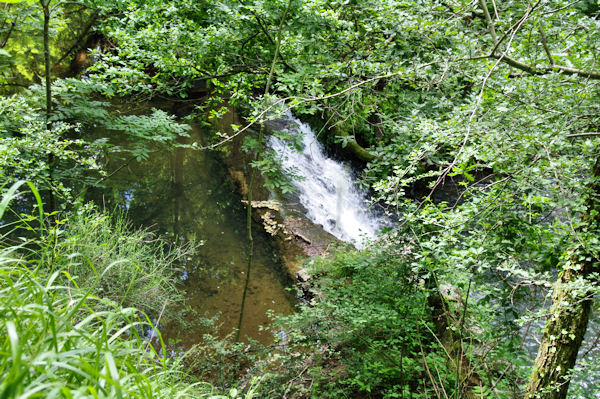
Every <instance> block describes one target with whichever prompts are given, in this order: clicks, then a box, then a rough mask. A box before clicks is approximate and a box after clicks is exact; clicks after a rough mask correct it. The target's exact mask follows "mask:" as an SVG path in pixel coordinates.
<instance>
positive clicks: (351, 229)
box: [267, 111, 387, 248]
mask: <svg viewBox="0 0 600 399" xmlns="http://www.w3.org/2000/svg"><path fill="white" fill-rule="evenodd" d="M282 122H285V125H286V127H285V128H283V129H280V130H282V131H284V132H286V133H288V134H291V135H301V136H302V140H301V143H302V144H301V147H302V151H301V152H298V151H296V150H294V149H292V148H291V147H290V146H289V145H288V144H286V143H285V142H284V141H283V140H281V139H279V138H277V137H274V136H270V137H269V138H268V141H267V144H268V146H269V147H270V148H272V149H273V150H274V151H275V152H276V153H277V155H278V156H279V157H280V160H281V163H282V166H283V167H284V168H286V169H288V168H290V169H292V170H294V171H295V173H296V175H298V176H300V177H301V179H298V180H294V182H293V183H294V186H295V188H296V195H297V196H298V200H299V202H300V203H301V204H302V206H303V207H304V208H305V209H306V216H307V217H308V218H309V219H311V220H312V221H313V222H315V223H317V224H320V225H322V226H323V228H324V230H325V231H327V232H329V233H331V234H333V235H334V236H336V237H337V238H339V239H340V240H342V241H346V242H349V243H352V244H354V245H355V246H356V247H357V248H362V247H364V245H365V244H366V243H367V242H368V240H372V239H374V238H375V237H376V233H377V231H378V230H379V229H380V228H382V227H383V226H385V225H386V224H387V221H386V219H385V218H383V217H381V216H378V215H376V214H375V213H374V212H373V211H372V210H370V209H369V207H368V204H367V196H366V193H365V192H364V191H363V190H361V189H360V188H359V187H358V186H357V185H356V184H355V182H354V180H353V178H352V170H351V168H350V166H349V165H347V164H345V163H342V162H338V161H335V160H333V159H331V158H329V157H328V156H327V155H326V154H325V151H324V148H323V146H322V145H321V143H319V142H318V141H317V138H316V136H315V133H314V132H313V130H312V129H311V128H310V126H308V125H307V124H305V123H302V122H300V121H299V120H298V119H296V118H294V117H293V116H292V114H291V112H289V111H288V113H287V114H285V115H284V116H283V121H282Z"/></svg>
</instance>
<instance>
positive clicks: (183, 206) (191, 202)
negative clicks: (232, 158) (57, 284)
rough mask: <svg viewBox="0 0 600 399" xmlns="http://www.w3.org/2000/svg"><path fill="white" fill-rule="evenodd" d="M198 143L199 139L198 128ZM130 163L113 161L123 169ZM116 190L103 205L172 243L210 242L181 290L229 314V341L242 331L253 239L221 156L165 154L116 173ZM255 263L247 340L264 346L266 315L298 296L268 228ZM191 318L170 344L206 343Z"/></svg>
mask: <svg viewBox="0 0 600 399" xmlns="http://www.w3.org/2000/svg"><path fill="white" fill-rule="evenodd" d="M191 134H192V138H190V140H191V141H199V139H200V138H201V137H200V136H201V132H200V131H199V130H198V129H194V130H193V131H192V132H191ZM122 162H123V161H122V160H109V165H110V167H111V168H112V169H114V170H116V169H117V168H118V167H119V166H121V164H122ZM107 184H108V185H109V188H108V189H106V190H104V191H102V192H100V191H95V192H94V194H93V195H92V196H93V197H95V198H96V200H97V201H104V203H106V204H110V205H117V206H121V207H123V208H125V209H127V211H128V215H129V218H130V219H131V220H132V221H134V223H135V224H137V225H141V226H146V227H151V228H153V229H155V230H157V231H158V232H159V233H161V235H162V236H164V237H168V238H169V239H171V240H179V241H182V242H185V241H189V240H196V241H201V242H203V245H201V246H200V247H199V249H198V251H197V253H196V255H195V256H194V257H193V258H191V259H189V260H188V261H186V262H185V264H184V265H183V266H184V270H183V272H182V274H181V276H180V278H179V279H178V285H179V286H180V287H181V289H183V290H185V293H186V302H187V304H188V305H190V306H191V307H192V308H193V309H194V310H195V311H196V312H197V313H199V314H202V315H204V314H205V313H206V314H207V315H209V316H214V315H216V314H219V313H220V314H221V317H220V319H219V322H220V323H221V325H220V328H219V331H220V333H221V334H222V336H224V335H227V334H228V333H230V332H231V331H232V330H233V329H234V328H235V327H237V320H238V317H239V309H240V305H241V299H242V298H241V296H242V290H243V287H244V279H245V271H246V262H247V249H248V246H247V242H246V237H245V232H246V230H245V229H246V226H245V220H246V219H245V209H244V208H243V206H242V204H241V201H240V200H241V198H240V196H239V194H238V193H237V192H236V191H235V189H234V187H233V185H232V184H231V183H230V181H229V179H228V176H227V172H226V170H225V169H224V167H223V166H222V165H221V164H220V162H219V161H218V159H217V157H216V156H214V154H211V153H208V152H204V151H194V150H190V149H184V148H178V149H176V150H174V151H172V152H168V151H158V152H155V153H153V154H152V156H151V158H150V159H149V160H147V161H144V162H141V163H132V164H130V165H128V166H127V167H125V168H122V169H121V170H120V171H118V172H117V173H116V174H115V175H114V176H112V177H111V178H110V179H109V180H108V181H107ZM254 230H255V231H256V233H255V258H254V259H255V260H254V268H253V271H252V276H251V281H250V285H249V288H248V297H247V300H246V309H245V314H244V320H243V327H242V332H241V336H242V337H245V336H246V335H247V336H249V337H251V338H253V339H256V340H258V341H260V342H262V343H265V344H266V343H270V342H271V341H272V339H273V337H272V333H271V332H269V331H260V330H259V326H261V325H262V326H268V324H269V319H268V317H267V315H266V313H267V311H268V310H269V309H272V310H274V311H275V312H277V313H284V314H287V313H290V312H292V310H293V302H294V300H293V297H292V296H291V294H290V293H288V292H287V291H286V290H285V287H286V285H289V281H285V279H284V278H283V277H282V275H283V274H284V273H282V271H281V266H280V264H279V262H278V261H277V256H276V254H274V253H273V251H272V249H271V248H270V246H269V245H268V242H267V237H266V236H265V235H264V233H263V232H262V230H261V228H260V226H254ZM196 318H197V315H192V314H190V315H189V316H188V318H187V319H186V322H185V323H184V325H185V327H183V326H182V325H179V324H177V325H175V324H171V325H168V326H161V331H162V332H163V335H164V336H166V338H167V339H172V340H175V341H177V342H178V343H179V345H181V346H183V347H189V346H191V345H192V344H194V343H197V342H199V340H200V338H201V334H202V333H203V332H204V330H203V329H202V328H201V327H198V326H195V325H194V324H195V319H196Z"/></svg>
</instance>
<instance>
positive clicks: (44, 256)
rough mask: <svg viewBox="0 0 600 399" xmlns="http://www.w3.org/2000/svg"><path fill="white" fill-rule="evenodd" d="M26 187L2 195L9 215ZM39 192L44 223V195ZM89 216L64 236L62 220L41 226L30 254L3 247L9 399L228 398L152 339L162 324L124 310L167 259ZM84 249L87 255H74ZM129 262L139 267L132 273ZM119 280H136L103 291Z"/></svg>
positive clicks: (0, 377)
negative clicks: (194, 378) (149, 333)
mask: <svg viewBox="0 0 600 399" xmlns="http://www.w3.org/2000/svg"><path fill="white" fill-rule="evenodd" d="M20 185H22V183H19V184H18V185H15V186H13V187H12V188H11V189H10V190H9V191H8V193H7V194H5V195H4V197H3V198H2V201H0V219H1V218H2V215H3V214H4V212H5V210H6V209H7V207H8V204H9V202H10V200H11V199H12V198H13V197H14V196H15V195H16V192H17V189H18V188H19V186H20ZM32 190H33V193H34V195H35V196H36V198H37V201H38V208H39V210H40V212H39V218H40V224H39V225H40V226H43V225H44V223H43V222H44V221H43V220H42V219H43V217H44V215H43V212H42V211H41V199H40V198H39V195H38V193H37V191H35V189H34V188H33V187H32ZM83 221H85V222H86V223H89V225H85V226H82V225H81V223H79V222H77V223H74V224H72V225H71V227H69V226H67V228H66V229H65V230H63V231H62V232H60V228H59V227H60V226H59V227H55V228H54V229H53V231H52V232H41V234H40V237H41V239H40V243H39V245H37V246H29V247H28V249H27V250H25V248H26V244H23V245H21V246H14V245H13V246H10V245H8V244H6V242H5V243H4V244H5V245H3V247H2V249H0V299H1V300H0V399H4V398H53V397H61V398H203V397H210V398H222V397H223V396H218V395H216V394H215V392H214V389H213V388H212V386H210V385H209V384H207V383H203V382H196V383H192V382H191V379H190V377H189V376H187V375H186V374H185V373H184V372H183V371H182V367H181V364H179V363H178V361H177V360H174V359H170V358H168V357H167V356H165V354H166V352H167V351H166V350H165V347H164V344H163V342H162V339H160V336H159V342H160V344H159V349H158V350H156V349H155V348H154V347H153V346H152V345H149V343H148V342H147V341H146V340H145V339H144V337H143V336H142V335H141V333H140V331H143V327H144V326H146V327H149V328H153V326H152V324H151V322H150V320H149V319H148V318H147V317H146V316H145V315H144V313H142V312H140V311H139V309H137V308H135V307H129V306H123V304H125V302H127V304H131V305H136V301H137V300H140V298H141V297H140V296H138V295H137V294H136V295H133V293H135V292H138V291H140V292H141V290H143V289H146V288H148V287H149V288H148V289H152V288H153V287H154V288H156V285H152V284H151V283H150V282H151V281H153V280H150V279H148V280H147V281H146V279H145V278H144V277H147V276H146V274H147V273H151V272H155V271H156V269H153V267H155V266H156V265H157V264H161V262H162V261H165V260H166V259H168V258H160V259H159V260H155V261H152V256H153V254H154V255H156V253H155V252H153V251H152V250H147V249H144V246H143V241H138V240H141V236H136V235H135V233H132V234H130V235H129V236H128V237H126V239H123V240H121V238H120V237H117V236H115V234H117V233H118V234H124V233H125V231H124V230H114V229H112V230H111V228H109V227H107V226H110V223H109V222H108V220H107V219H104V218H103V217H102V216H101V215H97V214H96V215H94V216H93V217H92V218H91V219H90V218H88V219H85V218H84V219H83ZM24 223H27V222H26V221H24ZM102 223H104V225H101V224H102ZM72 226H79V227H72ZM40 228H41V229H43V228H42V227H40ZM69 229H75V230H69ZM78 229H80V230H78ZM74 232H78V233H80V234H74ZM109 233H111V234H109ZM49 237H54V238H49ZM132 237H134V238H132ZM0 238H2V240H3V241H5V238H6V237H5V236H0ZM130 239H131V240H132V241H130ZM105 243H106V245H104V244H105ZM32 247H35V248H40V249H39V250H36V251H32V250H31V248H32ZM102 248H105V249H106V251H105V252H104V254H103V256H100V255H101V254H100V253H99V252H98V251H100V249H102ZM75 250H77V251H81V252H71V253H68V252H65V251H75ZM85 251H87V252H85ZM111 256H121V258H118V257H117V258H114V259H111V258H110V257H111ZM161 259H162V260H161ZM65 260H67V261H65ZM142 262H143V264H141V263H142ZM124 264H136V267H135V268H133V270H134V271H132V272H130V274H123V273H125V272H124V270H123V267H120V266H122V265H124ZM148 267H149V268H148ZM87 268H89V269H91V270H94V272H93V273H92V274H91V275H90V276H85V277H80V276H77V275H76V274H75V273H79V272H81V273H85V270H87ZM120 269H121V270H120ZM145 273H146V274H145ZM119 278H123V279H125V278H127V279H128V280H126V281H122V282H119V283H120V284H121V285H120V286H119V287H120V288H118V289H123V291H122V292H121V296H120V297H119V296H118V295H117V293H118V292H117V291H114V292H113V293H112V294H109V297H107V298H103V297H101V295H96V294H103V293H104V288H102V287H104V286H105V282H106V281H111V282H118V281H117V280H118V279H119ZM107 279H110V280H107ZM138 280H142V281H141V282H139V281H138ZM132 281H134V282H133V283H132ZM158 282H161V283H164V280H159V281H154V284H158ZM138 283H139V285H138ZM140 287H142V288H140ZM114 289H115V288H110V290H114ZM169 289H170V288H169ZM113 295H114V296H113ZM119 298H120V299H119ZM123 298H127V299H123ZM142 304H143V306H145V307H146V308H147V310H150V311H155V310H156V307H154V306H153V305H152V304H151V303H149V302H142ZM232 393H233V395H230V397H236V396H237V392H232ZM251 396H252V393H251V392H249V393H248V394H247V396H246V397H251Z"/></svg>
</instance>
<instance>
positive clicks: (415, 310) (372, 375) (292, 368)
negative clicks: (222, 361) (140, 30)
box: [261, 250, 454, 398]
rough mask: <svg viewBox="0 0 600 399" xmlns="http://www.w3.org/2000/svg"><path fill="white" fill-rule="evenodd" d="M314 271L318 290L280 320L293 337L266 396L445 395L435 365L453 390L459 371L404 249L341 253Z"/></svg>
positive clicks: (270, 367)
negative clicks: (450, 366) (433, 377)
mask: <svg viewBox="0 0 600 399" xmlns="http://www.w3.org/2000/svg"><path fill="white" fill-rule="evenodd" d="M311 270H312V273H313V274H314V275H315V276H316V277H315V278H314V279H313V281H315V282H316V283H317V285H316V286H315V287H314V289H315V290H316V292H317V293H318V294H317V295H316V296H315V298H314V300H313V303H312V304H311V305H310V306H304V307H303V308H302V309H301V311H300V312H299V313H297V314H293V315H290V316H283V317H280V318H279V319H278V321H277V323H278V324H279V325H280V326H281V327H282V328H284V329H285V331H286V332H287V337H286V339H285V342H283V343H282V344H284V346H282V351H281V352H280V353H277V354H275V355H273V356H271V358H270V359H268V360H267V361H265V363H264V367H265V368H264V370H263V371H264V372H265V373H268V375H269V376H270V379H267V380H266V381H265V382H264V383H263V384H262V385H261V390H262V393H261V395H263V397H281V396H284V395H285V396H286V397H288V398H403V397H404V398H409V397H410V398H426V397H437V396H436V392H435V389H434V387H433V386H432V384H431V383H430V382H429V377H428V375H427V369H430V370H437V371H434V373H435V372H437V373H439V375H441V377H440V381H439V382H436V383H437V384H438V385H440V386H443V387H444V388H443V389H445V391H446V392H447V393H448V394H451V393H452V390H453V386H454V381H453V377H452V373H451V372H449V371H448V370H447V364H446V359H445V356H444V355H443V351H442V348H441V347H440V346H439V345H438V343H437V342H436V340H435V338H434V336H433V335H432V334H431V333H430V331H432V330H433V329H434V328H435V327H434V326H433V325H432V324H431V321H430V320H431V311H430V308H429V307H428V305H427V297H426V295H427V292H426V290H424V289H423V287H421V286H420V285H419V281H418V279H417V278H416V277H415V275H414V273H412V272H411V270H410V267H409V264H408V263H407V262H405V261H404V260H403V259H402V257H401V256H400V255H398V256H396V257H394V256H393V255H391V254H390V253H389V252H383V251H369V250H364V251H361V252H348V251H339V252H338V253H337V254H336V255H335V256H333V258H330V257H328V258H323V259H316V260H315V261H314V264H313V265H312V267H311Z"/></svg>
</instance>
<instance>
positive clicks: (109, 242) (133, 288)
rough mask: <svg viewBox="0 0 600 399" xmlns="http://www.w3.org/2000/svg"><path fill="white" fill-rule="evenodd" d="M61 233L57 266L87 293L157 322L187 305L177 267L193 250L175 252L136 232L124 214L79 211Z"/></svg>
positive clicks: (151, 236)
mask: <svg viewBox="0 0 600 399" xmlns="http://www.w3.org/2000/svg"><path fill="white" fill-rule="evenodd" d="M57 234H58V235H59V236H58V238H54V239H58V240H59V243H58V244H57V245H56V247H55V248H56V251H57V255H55V262H57V263H59V264H61V265H63V266H62V267H64V269H66V270H67V271H68V272H69V274H70V275H71V276H76V277H74V281H75V283H76V284H77V286H78V287H79V288H80V289H81V290H83V291H87V290H90V289H93V292H94V294H95V295H97V296H99V297H102V298H105V299H108V300H110V301H113V302H115V303H118V304H119V305H120V306H123V307H127V308H128V307H136V308H137V309H139V310H140V311H142V312H144V313H145V314H147V315H149V316H152V317H158V316H159V315H163V314H164V315H163V317H164V319H166V320H168V318H169V317H174V315H173V314H172V313H173V311H172V309H173V307H174V305H175V304H177V303H179V302H181V301H182V300H183V299H182V296H181V293H180V292H179V291H178V290H177V289H176V288H175V285H174V281H175V280H176V276H177V274H178V270H177V268H176V267H175V265H176V264H177V261H178V260H179V259H182V258H185V257H186V256H189V254H190V252H191V248H190V247H189V246H188V247H180V248H178V249H177V250H173V249H170V248H169V247H168V246H167V243H165V242H162V241H161V240H160V239H158V238H157V237H155V236H153V234H151V233H150V232H148V231H141V230H134V229H133V228H132V226H131V225H130V224H129V223H128V222H127V221H126V220H125V217H124V215H121V214H119V213H116V214H115V215H114V216H112V217H111V216H109V215H102V214H99V213H97V211H94V210H93V209H90V207H85V208H82V209H80V210H78V211H77V213H75V214H74V215H73V216H72V217H70V218H69V220H68V221H67V222H65V224H64V225H62V226H61V228H60V231H59V232H58V233H57ZM164 319H163V320H164Z"/></svg>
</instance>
